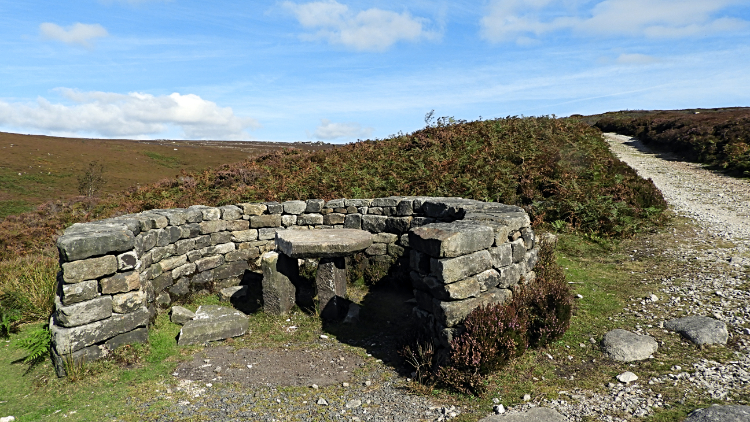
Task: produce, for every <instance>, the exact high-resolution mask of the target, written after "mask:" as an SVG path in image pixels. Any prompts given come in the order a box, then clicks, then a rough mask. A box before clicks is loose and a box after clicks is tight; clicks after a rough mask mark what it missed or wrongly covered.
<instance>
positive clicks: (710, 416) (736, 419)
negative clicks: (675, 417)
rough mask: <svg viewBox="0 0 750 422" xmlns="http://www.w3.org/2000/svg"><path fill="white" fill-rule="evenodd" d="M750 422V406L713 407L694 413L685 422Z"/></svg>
mask: <svg viewBox="0 0 750 422" xmlns="http://www.w3.org/2000/svg"><path fill="white" fill-rule="evenodd" d="M747 421H750V406H742V405H728V406H719V405H716V404H715V405H713V406H711V407H706V408H704V409H697V410H694V411H692V412H691V413H690V414H689V415H688V416H687V418H685V422H747Z"/></svg>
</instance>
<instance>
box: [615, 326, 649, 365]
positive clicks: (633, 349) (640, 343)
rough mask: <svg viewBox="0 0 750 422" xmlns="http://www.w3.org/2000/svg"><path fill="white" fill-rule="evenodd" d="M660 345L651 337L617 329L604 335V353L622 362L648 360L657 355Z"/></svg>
mask: <svg viewBox="0 0 750 422" xmlns="http://www.w3.org/2000/svg"><path fill="white" fill-rule="evenodd" d="M658 348H659V345H658V344H657V343H656V340H654V338H653V337H651V336H644V335H639V334H635V333H631V332H630V331H627V330H622V329H619V328H618V329H615V330H612V331H610V332H608V333H607V334H605V335H604V338H603V339H602V351H603V352H604V354H606V355H607V356H608V357H610V358H611V359H614V360H616V361H620V362H634V361H637V360H644V359H648V357H649V356H651V355H652V354H654V353H656V349H658Z"/></svg>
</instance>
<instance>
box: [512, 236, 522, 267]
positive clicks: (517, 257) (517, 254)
mask: <svg viewBox="0 0 750 422" xmlns="http://www.w3.org/2000/svg"><path fill="white" fill-rule="evenodd" d="M510 245H511V247H512V248H513V263H518V262H521V261H523V258H524V257H525V256H526V245H525V244H524V243H523V239H521V238H519V239H516V240H514V241H512V242H510Z"/></svg>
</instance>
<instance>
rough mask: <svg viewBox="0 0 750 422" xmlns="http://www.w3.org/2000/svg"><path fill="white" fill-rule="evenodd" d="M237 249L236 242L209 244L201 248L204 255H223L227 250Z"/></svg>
mask: <svg viewBox="0 0 750 422" xmlns="http://www.w3.org/2000/svg"><path fill="white" fill-rule="evenodd" d="M234 249H235V246H234V243H231V242H229V243H222V244H220V245H214V246H209V247H207V248H203V249H201V253H202V254H203V256H208V255H223V254H225V253H227V252H231V251H233V250H234Z"/></svg>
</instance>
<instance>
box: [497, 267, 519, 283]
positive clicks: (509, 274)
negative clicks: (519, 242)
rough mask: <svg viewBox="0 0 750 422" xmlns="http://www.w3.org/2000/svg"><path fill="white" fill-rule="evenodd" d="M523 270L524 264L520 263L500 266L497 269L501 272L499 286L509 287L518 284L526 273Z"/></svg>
mask: <svg viewBox="0 0 750 422" xmlns="http://www.w3.org/2000/svg"><path fill="white" fill-rule="evenodd" d="M523 270H524V268H523V266H522V265H519V264H511V265H509V266H507V267H503V268H499V269H498V270H497V271H499V272H500V283H498V287H500V288H508V287H512V286H516V285H518V282H519V281H520V280H521V276H522V275H523V274H524V273H525V271H523Z"/></svg>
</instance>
